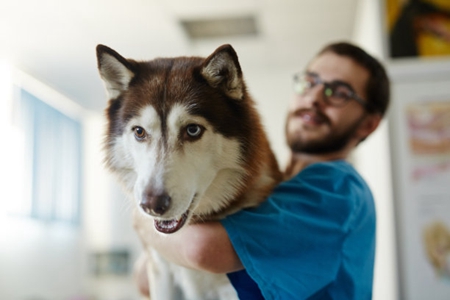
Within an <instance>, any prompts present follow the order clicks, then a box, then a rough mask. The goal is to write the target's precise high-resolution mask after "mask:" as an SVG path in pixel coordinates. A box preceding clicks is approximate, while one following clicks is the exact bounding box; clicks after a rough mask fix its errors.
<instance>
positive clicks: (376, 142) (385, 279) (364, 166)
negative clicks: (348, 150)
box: [353, 0, 398, 300]
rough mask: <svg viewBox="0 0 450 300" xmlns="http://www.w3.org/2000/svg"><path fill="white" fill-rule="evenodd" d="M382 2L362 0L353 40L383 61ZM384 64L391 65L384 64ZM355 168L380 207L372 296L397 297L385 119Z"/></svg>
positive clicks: (387, 299) (358, 155)
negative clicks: (365, 181)
mask: <svg viewBox="0 0 450 300" xmlns="http://www.w3.org/2000/svg"><path fill="white" fill-rule="evenodd" d="M380 2H381V1H373V0H359V2H358V7H357V15H356V19H355V27H354V38H353V39H354V42H355V43H357V44H359V45H360V46H361V47H363V48H364V49H366V50H367V51H368V52H369V53H371V54H372V55H374V56H375V57H377V58H378V59H380V60H382V58H383V41H382V30H383V26H382V21H381V19H380V16H381V13H380V9H381V7H382V6H381V5H380ZM385 67H386V68H387V67H388V66H387V65H386V64H385ZM354 161H355V165H356V168H357V169H358V171H360V173H361V175H362V176H363V177H364V178H365V179H366V180H367V183H368V184H369V186H370V187H371V189H372V192H373V194H374V198H375V204H376V208H377V236H376V239H377V248H376V258H375V274H374V286H373V299H375V300H394V299H397V293H398V283H397V258H396V244H395V222H394V205H393V196H392V178H391V166H390V161H391V160H390V152H389V126H388V122H387V121H386V120H384V121H383V122H382V124H381V125H380V127H379V128H378V130H377V131H376V132H375V133H374V134H373V135H372V136H371V137H369V138H368V139H367V140H366V141H364V142H363V143H362V144H361V145H360V146H359V147H358V148H357V150H356V151H355V153H354Z"/></svg>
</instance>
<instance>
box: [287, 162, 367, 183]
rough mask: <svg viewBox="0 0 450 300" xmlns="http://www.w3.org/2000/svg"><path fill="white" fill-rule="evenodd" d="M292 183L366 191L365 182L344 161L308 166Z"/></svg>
mask: <svg viewBox="0 0 450 300" xmlns="http://www.w3.org/2000/svg"><path fill="white" fill-rule="evenodd" d="M292 179H293V181H294V182H295V181H297V182H303V183H308V184H313V185H320V186H323V188H326V187H329V188H331V189H332V190H335V189H338V190H340V189H342V188H343V189H347V188H354V187H355V186H360V187H362V188H365V189H368V186H367V184H366V182H365V180H364V179H363V178H362V177H361V175H360V174H359V173H358V171H356V169H355V168H354V167H353V166H352V165H351V164H350V163H348V162H347V161H345V160H335V161H324V162H317V163H314V164H311V165H309V166H308V167H306V168H305V169H303V171H301V172H300V173H299V174H297V176H295V177H294V178H292Z"/></svg>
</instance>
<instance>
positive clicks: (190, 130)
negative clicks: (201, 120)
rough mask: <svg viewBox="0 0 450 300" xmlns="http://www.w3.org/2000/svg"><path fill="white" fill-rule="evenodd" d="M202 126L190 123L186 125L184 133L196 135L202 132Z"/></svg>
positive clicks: (191, 135)
mask: <svg viewBox="0 0 450 300" xmlns="http://www.w3.org/2000/svg"><path fill="white" fill-rule="evenodd" d="M202 132H203V128H202V127H201V126H200V125H197V124H190V125H188V126H187V127H186V133H187V134H188V135H189V136H190V137H198V136H200V135H201V134H202Z"/></svg>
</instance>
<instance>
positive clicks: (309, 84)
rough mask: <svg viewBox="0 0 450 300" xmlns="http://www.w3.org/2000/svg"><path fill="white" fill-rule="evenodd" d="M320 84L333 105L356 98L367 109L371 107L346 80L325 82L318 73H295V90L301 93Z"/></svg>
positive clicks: (326, 97)
mask: <svg viewBox="0 0 450 300" xmlns="http://www.w3.org/2000/svg"><path fill="white" fill-rule="evenodd" d="M318 84H323V86H324V89H323V95H324V96H325V97H324V98H325V101H326V102H327V103H328V104H330V105H332V106H336V107H341V106H344V105H345V104H347V103H348V101H349V100H355V101H357V102H359V103H360V104H361V105H362V106H363V107H364V108H365V109H367V110H370V109H371V107H370V105H369V103H367V101H365V100H363V99H362V98H361V97H359V96H358V95H357V94H356V93H355V92H354V91H353V88H352V87H351V86H350V85H349V84H348V83H346V82H343V81H339V80H337V81H332V82H325V81H323V80H322V79H321V78H320V77H319V76H318V75H316V74H314V73H309V72H307V73H304V74H295V75H294V91H295V92H296V93H297V94H299V95H304V94H305V93H307V92H308V91H309V90H310V89H312V88H313V87H315V86H316V85H318Z"/></svg>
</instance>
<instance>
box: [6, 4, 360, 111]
mask: <svg viewBox="0 0 450 300" xmlns="http://www.w3.org/2000/svg"><path fill="white" fill-rule="evenodd" d="M357 2H358V0H339V1H336V0H227V1H220V2H219V1H211V0H127V1H125V0H122V1H118V0H108V1H107V0H78V1H61V0H40V1H35V0H1V1H0V58H2V59H6V60H7V61H8V62H9V63H11V64H12V65H14V66H16V67H17V68H19V69H21V70H22V71H24V72H26V73H28V74H29V75H31V76H33V77H35V78H37V79H38V80H40V81H42V82H44V83H46V84H47V85H49V86H50V87H52V88H54V89H55V90H57V91H59V92H60V93H62V94H64V95H66V96H67V97H69V98H71V99H73V100H75V101H76V102H78V103H79V104H81V105H82V106H83V107H85V108H87V109H90V110H95V111H101V110H102V109H103V107H104V104H105V92H104V89H103V85H102V83H101V81H100V79H99V76H98V72H97V69H96V66H97V63H96V57H95V46H96V45H97V44H99V43H102V44H105V45H108V46H110V47H111V48H113V49H115V50H116V51H118V52H119V53H121V54H122V55H123V56H125V57H132V58H135V59H151V58H154V57H161V56H176V55H203V56H206V55H208V54H210V53H212V52H213V51H214V50H215V48H216V47H218V46H220V45H221V44H224V43H230V44H232V45H233V47H234V48H235V49H236V51H237V53H238V55H239V59H240V62H241V64H242V66H243V69H244V72H245V70H246V69H256V70H261V71H263V72H264V70H270V69H285V68H292V64H293V63H294V62H295V64H296V65H301V64H304V63H306V61H307V60H308V59H310V58H311V56H312V55H313V54H314V53H315V52H316V51H317V50H318V49H319V48H321V47H322V46H323V45H324V44H325V43H327V42H330V41H335V40H341V39H347V40H349V39H351V38H352V34H353V27H354V21H355V13H356V4H357ZM241 16H242V17H246V16H254V17H255V20H256V25H257V31H258V34H257V35H256V36H238V37H227V38H223V37H222V38H209V39H203V40H191V39H189V37H188V35H187V34H186V32H185V30H184V29H183V27H182V26H181V23H182V21H186V20H195V19H205V18H207V19H211V18H227V17H241Z"/></svg>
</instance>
